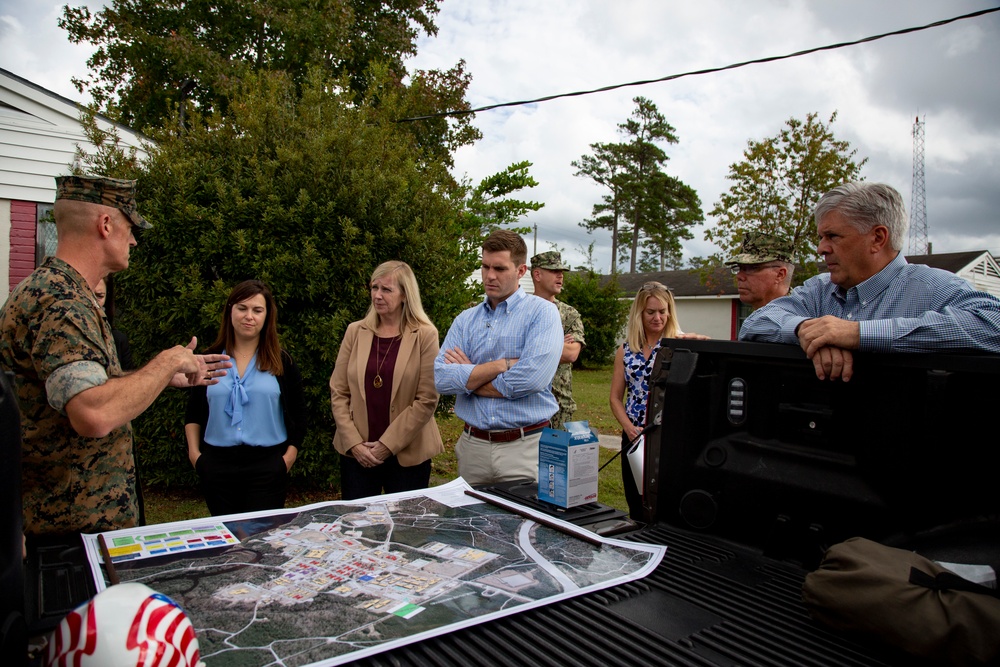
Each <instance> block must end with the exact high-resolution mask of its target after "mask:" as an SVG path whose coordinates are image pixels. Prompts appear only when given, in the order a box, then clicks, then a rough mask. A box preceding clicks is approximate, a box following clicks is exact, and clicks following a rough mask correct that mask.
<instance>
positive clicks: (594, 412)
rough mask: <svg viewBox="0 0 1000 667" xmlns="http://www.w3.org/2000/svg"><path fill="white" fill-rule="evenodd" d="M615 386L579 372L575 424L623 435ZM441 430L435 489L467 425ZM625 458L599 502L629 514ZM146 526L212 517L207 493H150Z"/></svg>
mask: <svg viewBox="0 0 1000 667" xmlns="http://www.w3.org/2000/svg"><path fill="white" fill-rule="evenodd" d="M610 385H611V367H610V366H608V367H606V368H600V369H593V370H592V369H585V370H575V371H573V395H574V397H575V399H576V405H577V407H576V413H575V414H574V415H573V419H576V420H585V421H588V422H590V425H591V426H592V427H593V428H596V429H597V431H598V433H601V434H604V435H608V434H613V435H620V434H621V428H620V427H619V426H618V422H617V421H616V420H615V418H614V416H613V415H612V414H611V408H610V407H609V406H608V389H609V387H610ZM438 428H440V429H441V437H442V438H443V439H444V443H445V451H444V452H443V453H441V454H439V455H438V456H436V457H434V460H433V461H432V463H431V486H438V485H440V484H444V483H446V482H450V481H451V480H453V479H455V478H456V477H458V462H457V461H456V460H455V442H456V441H457V440H458V435H459V433H461V431H462V422H461V420H459V419H458V418H457V417H455V416H454V415H448V416H446V417H439V418H438ZM615 454H616V451H615V450H611V449H606V448H604V447H602V448H601V454H600V455H601V465H604V464H605V463H606V462H607V461H608V460H609V459H610V458H612V457H613V456H614V455H615ZM619 461H620V457H616V458H615V460H614V461H613V462H612V463H611V464H610V465H608V467H606V468H604V469H603V470H602V471H601V473H600V475H599V478H598V491H597V494H598V496H597V497H598V500H600V502H602V503H604V504H605V505H610V506H611V507H615V508H617V509H621V510H626V511H627V510H628V506H627V504H626V503H625V494H624V491H623V490H622V473H621V463H620V462H619ZM143 495H144V497H145V504H146V522H147V523H149V524H154V523H166V522H169V521H181V520H184V519H194V518H198V517H203V516H208V509H207V508H206V507H205V501H204V500H202V498H201V494H199V493H198V491H197V490H195V489H169V490H163V489H155V488H147V489H144V493H143ZM339 497H340V494H339V491H332V490H331V491H328V492H324V491H320V490H315V489H313V490H301V489H296V488H294V486H293V488H292V489H291V490H290V491H289V495H288V502H287V503H286V505H287V506H288V507H298V506H300V505H307V504H309V503H318V502H322V501H325V500H337V499H338V498H339Z"/></svg>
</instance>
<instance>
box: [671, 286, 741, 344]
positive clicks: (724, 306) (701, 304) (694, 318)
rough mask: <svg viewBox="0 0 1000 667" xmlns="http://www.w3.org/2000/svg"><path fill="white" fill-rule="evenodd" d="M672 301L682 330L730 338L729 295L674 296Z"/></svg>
mask: <svg viewBox="0 0 1000 667" xmlns="http://www.w3.org/2000/svg"><path fill="white" fill-rule="evenodd" d="M674 301H675V303H676V304H677V322H678V324H680V327H681V330H682V331H685V332H687V333H700V334H705V335H706V336H708V337H709V338H713V339H715V340H732V337H733V298H732V297H731V296H728V295H725V296H704V297H675V299H674Z"/></svg>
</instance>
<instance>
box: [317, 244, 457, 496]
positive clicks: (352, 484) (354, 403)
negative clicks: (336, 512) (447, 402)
mask: <svg viewBox="0 0 1000 667" xmlns="http://www.w3.org/2000/svg"><path fill="white" fill-rule="evenodd" d="M371 297H372V303H371V306H370V307H369V309H368V314H367V315H365V317H364V319H361V320H358V321H357V322H352V323H351V324H350V325H348V327H347V331H346V332H345V333H344V340H343V341H341V343H340V352H339V353H338V354H337V363H336V365H335V366H334V368H333V375H332V376H331V377H330V402H331V404H332V406H333V419H334V421H335V422H336V424H337V432H336V434H335V435H334V437H333V446H334V447H335V448H336V449H337V451H338V452H340V454H341V456H340V486H341V497H342V498H343V499H344V500H354V499H356V498H365V497H368V496H375V495H378V494H380V493H383V492H385V493H395V492H398V491H410V490H413V489H425V488H427V485H428V484H429V483H430V475H431V458H432V457H433V456H434V455H435V454H438V453H440V452H442V451H443V450H444V445H443V443H442V441H441V433H440V431H438V427H437V422H435V421H434V409H435V408H436V407H437V402H438V394H437V391H435V389H434V358H435V357H436V356H437V353H438V332H437V329H436V328H435V327H434V325H433V324H431V321H430V319H428V317H427V315H426V314H425V313H424V309H423V306H421V305H420V290H419V288H418V287H417V279H416V277H415V276H414V275H413V270H412V269H411V268H410V267H409V265H407V264H406V263H405V262H398V261H391V262H384V263H382V264H380V265H379V266H378V268H376V269H375V272H374V273H373V274H372V279H371Z"/></svg>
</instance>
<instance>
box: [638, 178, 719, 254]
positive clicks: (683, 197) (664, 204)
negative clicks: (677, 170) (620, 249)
mask: <svg viewBox="0 0 1000 667" xmlns="http://www.w3.org/2000/svg"><path fill="white" fill-rule="evenodd" d="M657 182H658V183H657ZM652 187H656V188H659V189H660V192H659V193H658V196H656V197H652V198H650V200H649V201H650V203H651V205H653V206H654V207H656V208H657V209H658V210H656V211H654V212H652V213H651V215H650V216H649V220H650V224H649V225H648V226H647V228H646V237H645V238H644V239H643V240H642V242H641V246H640V248H641V250H642V255H641V257H640V264H639V270H640V271H643V272H645V271H667V270H668V269H680V268H682V265H683V263H684V258H683V248H682V247H681V241H682V240H685V241H689V240H691V239H692V238H694V235H693V234H691V231H690V228H691V226H693V225H696V224H700V223H701V222H703V221H704V219H705V218H704V216H703V215H702V212H701V199H699V198H698V193H697V192H695V190H694V188H691V187H689V186H688V185H686V184H684V183H682V182H681V181H679V180H678V179H676V178H674V177H672V176H668V175H667V174H659V175H658V176H656V177H655V178H654V179H653V185H652Z"/></svg>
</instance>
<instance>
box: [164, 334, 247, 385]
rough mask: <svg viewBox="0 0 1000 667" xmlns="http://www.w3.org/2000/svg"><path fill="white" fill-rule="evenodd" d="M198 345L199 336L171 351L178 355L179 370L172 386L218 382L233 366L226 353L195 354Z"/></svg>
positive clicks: (172, 381)
mask: <svg viewBox="0 0 1000 667" xmlns="http://www.w3.org/2000/svg"><path fill="white" fill-rule="evenodd" d="M197 345H198V338H197V336H193V337H192V338H191V342H190V343H188V344H187V345H186V346H184V347H182V346H180V345H177V346H176V347H174V348H173V349H172V350H171V352H172V353H173V354H174V355H175V356H176V357H177V364H178V366H179V371H178V372H177V373H175V374H174V377H173V378H172V379H171V380H170V386H171V387H180V388H184V387H197V386H201V385H205V386H207V385H212V384H218V382H219V378H220V377H222V376H223V375H225V374H226V369H228V368H231V367H232V365H233V364H232V362H230V361H229V355H226V354H195V353H194V349H195V347H197Z"/></svg>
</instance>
